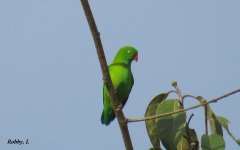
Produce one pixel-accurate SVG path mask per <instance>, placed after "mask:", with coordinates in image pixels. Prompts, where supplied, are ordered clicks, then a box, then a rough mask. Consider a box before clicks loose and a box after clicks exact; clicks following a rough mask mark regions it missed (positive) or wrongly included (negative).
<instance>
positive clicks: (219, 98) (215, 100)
mask: <svg viewBox="0 0 240 150" xmlns="http://www.w3.org/2000/svg"><path fill="white" fill-rule="evenodd" d="M238 92H240V89H237V90H234V91H232V92H229V93H227V94H224V95H222V96H219V97H217V98H214V99H212V100H210V101H206V102H202V103H201V104H198V105H194V106H191V107H188V108H185V109H181V110H177V111H174V112H169V113H165V114H161V115H156V116H151V117H145V118H133V119H130V118H127V122H128V123H130V122H139V121H145V120H150V119H156V118H160V117H165V116H169V115H172V114H176V113H180V112H185V111H188V110H191V109H194V108H198V107H201V106H205V105H207V104H210V103H215V102H217V101H219V100H221V99H223V98H225V97H228V96H230V95H233V94H235V93H238ZM185 97H186V96H185ZM188 97H189V95H188ZM191 97H193V96H191Z"/></svg>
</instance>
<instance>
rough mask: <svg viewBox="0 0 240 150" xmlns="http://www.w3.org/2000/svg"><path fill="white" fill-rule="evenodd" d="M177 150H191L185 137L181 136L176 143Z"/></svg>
mask: <svg viewBox="0 0 240 150" xmlns="http://www.w3.org/2000/svg"><path fill="white" fill-rule="evenodd" d="M177 150H191V146H190V145H189V143H188V141H187V139H186V138H184V137H182V138H181V141H180V142H179V143H178V145H177Z"/></svg>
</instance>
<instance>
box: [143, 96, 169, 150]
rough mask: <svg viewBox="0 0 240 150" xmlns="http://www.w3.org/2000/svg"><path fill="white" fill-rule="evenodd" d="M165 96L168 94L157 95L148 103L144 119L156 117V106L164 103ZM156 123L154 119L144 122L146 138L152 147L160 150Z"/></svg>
mask: <svg viewBox="0 0 240 150" xmlns="http://www.w3.org/2000/svg"><path fill="white" fill-rule="evenodd" d="M167 96H168V93H162V94H159V95H157V96H156V97H154V98H153V100H152V101H151V102H150V103H149V105H148V107H147V110H146V112H145V117H149V116H154V115H156V110H157V107H158V104H160V103H161V102H162V101H164V100H165V99H166V98H167ZM156 123H157V122H156V119H151V120H146V121H145V124H146V128H147V132H148V136H149V138H150V140H151V143H152V145H153V147H155V148H160V139H159V137H160V135H159V134H160V132H159V130H158V128H157V124H156Z"/></svg>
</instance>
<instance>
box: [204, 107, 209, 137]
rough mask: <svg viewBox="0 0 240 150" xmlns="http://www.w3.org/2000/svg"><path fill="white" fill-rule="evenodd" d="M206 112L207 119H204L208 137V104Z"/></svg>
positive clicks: (205, 108)
mask: <svg viewBox="0 0 240 150" xmlns="http://www.w3.org/2000/svg"><path fill="white" fill-rule="evenodd" d="M204 112H205V119H204V122H205V133H206V135H208V105H207V104H205V105H204Z"/></svg>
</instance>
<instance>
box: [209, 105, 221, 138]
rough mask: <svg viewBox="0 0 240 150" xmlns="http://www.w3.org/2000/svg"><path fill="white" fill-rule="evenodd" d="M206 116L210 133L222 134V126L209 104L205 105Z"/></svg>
mask: <svg viewBox="0 0 240 150" xmlns="http://www.w3.org/2000/svg"><path fill="white" fill-rule="evenodd" d="M207 116H208V119H209V124H210V128H211V132H212V134H218V135H221V136H223V130H222V126H221V124H220V123H219V121H218V120H217V117H216V115H215V114H214V113H213V111H212V109H211V107H210V106H209V105H207Z"/></svg>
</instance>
